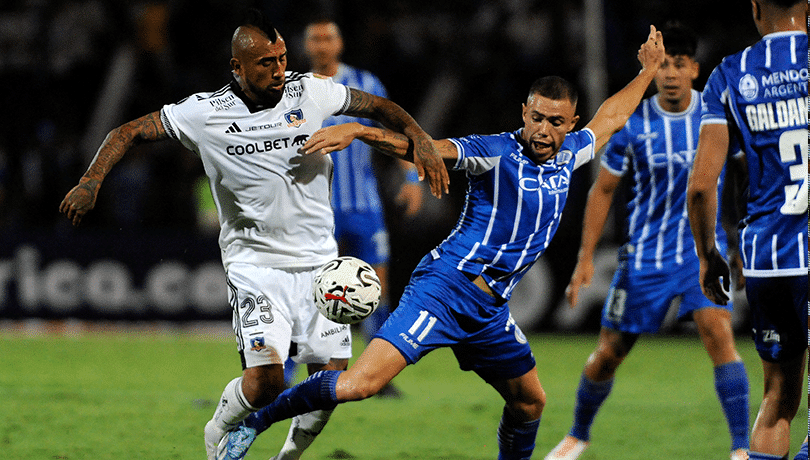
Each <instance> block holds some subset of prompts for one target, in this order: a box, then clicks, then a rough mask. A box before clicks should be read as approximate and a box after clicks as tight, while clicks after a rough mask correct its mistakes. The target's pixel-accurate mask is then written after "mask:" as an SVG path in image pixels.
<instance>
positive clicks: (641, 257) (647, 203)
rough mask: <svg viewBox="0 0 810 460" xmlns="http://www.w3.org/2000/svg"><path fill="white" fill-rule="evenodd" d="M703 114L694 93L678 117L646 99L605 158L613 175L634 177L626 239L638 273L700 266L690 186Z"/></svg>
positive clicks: (613, 139)
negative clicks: (688, 203)
mask: <svg viewBox="0 0 810 460" xmlns="http://www.w3.org/2000/svg"><path fill="white" fill-rule="evenodd" d="M700 114H701V112H700V93H699V92H698V91H695V90H692V96H691V101H690V103H689V107H688V108H687V109H686V110H685V111H683V112H679V113H673V112H668V111H666V110H664V109H663V108H662V107H661V105H660V104H659V102H658V98H657V97H655V96H654V97H652V98H649V99H645V100H644V101H642V103H641V104H640V105H639V106H638V108H637V109H636V111H635V112H634V113H633V115H632V116H631V117H630V119H629V120H628V121H627V123H626V124H625V125H624V128H622V130H621V131H619V132H618V133H616V134H614V135H613V136H612V137H611V139H610V141H609V142H608V144H607V147H606V149H605V152H604V154H603V155H602V160H601V161H602V166H603V167H604V168H606V169H607V170H608V171H610V172H611V173H612V174H615V175H617V176H621V175H624V174H628V175H631V176H632V190H631V193H630V196H629V199H628V202H627V208H626V209H627V221H626V223H625V232H626V235H625V237H626V239H627V243H628V246H627V253H628V257H629V261H630V263H631V264H632V268H634V269H636V270H643V269H644V270H646V269H651V270H661V269H664V268H667V269H678V268H677V267H679V266H682V265H683V264H684V263H687V264H695V265H697V263H698V260H697V254H696V253H695V242H694V240H693V239H692V232H691V230H690V228H689V217H688V215H687V212H686V184H687V181H688V179H689V171H690V170H691V168H692V161H693V160H694V157H695V152H696V151H697V144H698V137H699V134H700V133H699V130H700ZM718 187H722V183H720V184H718ZM717 228H718V231H717V232H716V233H717V237H718V238H717V242H718V246H720V250H721V251H723V252H725V249H726V238H725V233H724V232H723V231H722V229H721V227H720V226H719V225H718V226H717ZM673 262H674V263H675V264H676V265H674V266H673V265H672V263H673Z"/></svg>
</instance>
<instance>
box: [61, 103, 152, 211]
mask: <svg viewBox="0 0 810 460" xmlns="http://www.w3.org/2000/svg"><path fill="white" fill-rule="evenodd" d="M162 139H168V135H167V134H166V130H165V129H164V128H163V123H162V122H161V121H160V112H153V113H150V114H148V115H144V116H142V117H141V118H138V119H136V120H132V121H130V122H129V123H126V124H123V125H121V126H119V127H117V128H115V129H113V130H112V131H110V133H109V134H107V137H106V138H105V139H104V142H102V144H101V147H99V149H98V152H96V156H95V157H94V158H93V161H92V162H91V163H90V167H89V168H88V169H87V172H85V173H84V175H83V176H82V177H81V179H79V185H77V186H75V187H73V189H72V190H71V191H69V192H68V194H67V195H66V196H65V198H64V199H63V200H62V203H61V204H60V205H59V212H62V213H64V214H65V215H67V218H68V219H70V220H71V221H72V222H73V225H79V222H81V220H82V217H84V215H85V214H87V212H88V211H90V210H91V209H93V207H95V205H96V198H97V195H98V190H99V188H100V187H101V183H102V182H103V181H104V178H105V177H107V174H109V172H110V169H112V167H113V166H114V165H115V164H116V163H118V161H119V160H121V158H122V157H123V156H124V154H125V153H127V151H129V149H131V148H132V147H133V146H135V145H137V144H140V143H143V142H150V141H158V140H162Z"/></svg>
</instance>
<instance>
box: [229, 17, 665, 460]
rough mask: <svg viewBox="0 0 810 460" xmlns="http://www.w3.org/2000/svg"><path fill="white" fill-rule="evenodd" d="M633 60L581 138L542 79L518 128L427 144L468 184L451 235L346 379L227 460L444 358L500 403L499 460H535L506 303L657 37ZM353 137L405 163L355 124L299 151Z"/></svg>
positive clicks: (278, 413)
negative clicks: (446, 352) (446, 351)
mask: <svg viewBox="0 0 810 460" xmlns="http://www.w3.org/2000/svg"><path fill="white" fill-rule="evenodd" d="M638 57H639V61H640V62H641V64H642V70H641V72H640V73H639V75H638V76H637V77H636V78H634V79H633V80H632V81H631V82H630V83H629V84H628V85H627V86H626V87H625V88H623V89H622V90H621V91H619V92H618V93H617V94H615V95H613V96H612V97H610V98H608V99H607V100H606V101H605V102H604V103H603V104H602V106H601V107H600V108H599V110H598V111H597V113H596V115H595V116H594V118H593V120H591V122H590V123H588V124H587V125H586V127H585V128H584V129H583V130H581V131H576V132H574V131H573V129H574V127H575V125H576V124H577V122H578V121H579V117H578V116H577V115H576V102H577V96H576V90H575V89H574V87H573V86H572V85H571V84H570V83H568V82H567V81H565V80H563V79H561V78H559V77H544V78H541V79H539V80H537V81H536V82H535V83H534V84H533V85H532V87H531V88H530V90H529V96H528V98H527V101H526V103H525V104H524V105H523V111H522V115H523V122H524V126H523V127H522V128H520V129H518V130H516V131H513V132H506V133H501V134H497V135H489V136H479V135H471V136H467V137H462V138H454V139H442V140H437V141H434V144H435V146H436V148H437V149H438V150H439V152H440V155H441V156H442V157H443V158H444V159H445V161H446V162H447V164H449V165H451V166H452V167H453V168H454V169H457V170H463V171H466V173H467V178H468V181H469V183H468V188H467V196H466V203H465V206H464V209H463V211H462V214H461V216H460V218H459V220H458V223H457V225H456V227H455V228H454V229H453V231H452V232H451V233H450V235H449V236H448V237H447V238H446V239H445V240H444V241H443V242H442V243H441V244H440V245H439V246H438V247H436V248H435V249H434V250H432V251H431V252H430V253H429V254H428V255H426V256H425V257H424V258H423V259H422V261H421V262H420V264H419V265H418V266H417V267H416V269H415V270H414V272H413V275H412V277H411V280H410V283H409V284H408V286H407V287H406V289H405V292H404V293H403V295H402V298H401V299H400V303H399V306H398V307H397V308H396V309H395V310H394V311H393V312H392V314H391V316H390V317H389V318H388V320H387V321H386V322H385V324H384V325H383V327H382V328H381V329H380V330H379V332H378V333H377V335H376V336H375V338H374V339H373V340H372V341H371V343H370V344H369V345H368V347H367V348H366V349H365V351H363V353H362V355H361V356H360V357H359V358H358V360H357V361H356V362H355V364H354V365H353V366H352V367H351V368H349V370H347V371H345V372H341V371H334V372H333V371H327V372H318V373H315V374H313V375H312V376H310V377H309V378H308V379H306V380H304V381H303V382H301V383H300V384H298V385H296V386H294V387H292V388H290V389H289V390H287V391H286V392H285V393H283V394H282V395H281V396H280V398H279V399H278V400H277V403H273V404H271V405H270V406H268V407H267V408H266V410H262V411H261V412H258V413H255V414H253V415H252V416H250V417H249V418H247V419H245V421H244V423H243V425H242V426H241V427H240V428H239V429H238V430H237V431H234V432H232V433H231V434H229V435H228V442H227V443H225V445H223V444H222V443H221V444H220V447H221V451H220V453H221V454H222V455H223V457H224V458H242V457H243V456H244V455H245V453H246V450H247V448H248V447H249V446H250V444H251V443H252V442H253V440H254V439H255V437H256V435H257V434H258V433H260V432H262V431H263V430H264V429H266V428H267V427H268V426H269V425H270V424H272V423H274V422H277V421H279V420H283V419H285V418H289V417H292V416H295V415H297V414H301V413H306V412H309V411H312V410H317V409H328V408H333V407H335V406H336V405H337V404H339V403H343V402H347V401H356V400H361V399H365V398H368V397H370V396H372V395H374V394H375V393H376V392H377V391H379V390H380V389H381V388H382V387H383V386H385V385H386V384H387V383H388V382H390V381H391V379H393V378H394V377H395V376H396V375H397V374H399V373H400V372H401V371H402V370H403V369H405V367H406V366H407V365H409V364H415V363H416V362H417V361H419V359H420V358H422V357H423V356H424V355H425V354H427V353H429V352H430V351H432V350H435V349H436V348H439V347H450V348H451V349H452V350H453V352H454V353H455V355H456V358H457V359H458V362H459V365H460V367H461V369H462V370H468V371H469V370H471V371H475V372H476V373H477V374H478V375H479V376H480V377H481V378H482V379H483V380H484V381H485V382H487V383H488V384H490V385H491V386H492V387H494V388H495V389H496V390H497V391H498V393H500V395H501V396H502V397H503V398H504V400H505V402H506V404H505V407H504V410H503V415H502V417H501V420H500V425H499V427H498V430H497V434H498V436H497V438H498V447H499V459H501V460H512V459H528V458H530V457H531V454H532V452H533V450H534V443H535V437H536V435H537V429H538V426H539V424H540V416H541V413H542V411H543V407H544V406H545V400H546V397H545V393H544V391H543V388H542V386H541V385H540V381H539V379H538V376H537V368H536V366H535V360H534V356H533V354H532V350H531V348H530V347H529V344H528V341H527V340H526V337H525V336H524V335H523V333H522V332H521V331H520V329H519V328H518V326H517V325H516V324H515V321H514V320H513V318H512V317H511V315H510V313H509V308H508V303H507V302H508V300H509V298H510V295H511V294H512V292H513V290H514V289H515V286H516V285H517V283H518V281H519V280H520V279H521V277H522V276H523V275H524V274H525V273H526V272H527V271H528V270H529V268H530V267H531V266H532V264H533V263H534V262H535V261H536V260H537V259H538V258H539V257H540V256H541V255H542V254H543V252H544V251H545V249H546V248H547V247H548V244H549V242H550V240H551V238H552V237H553V235H554V232H555V230H556V229H557V227H558V225H559V222H560V217H561V214H562V211H563V208H564V206H565V201H566V198H567V195H568V187H569V184H570V180H571V174H572V173H573V171H574V170H575V169H576V168H577V167H579V166H581V165H583V164H584V163H586V162H588V161H590V160H591V159H592V158H593V157H594V155H595V153H596V151H597V150H599V148H601V147H602V146H603V145H604V144H605V142H607V140H608V139H609V138H610V136H611V135H612V134H613V133H615V132H617V131H618V130H619V129H621V127H622V126H623V125H624V123H625V122H626V121H627V118H628V117H629V116H630V114H631V113H632V112H633V110H634V109H635V107H636V105H638V103H639V102H640V101H641V99H642V97H643V95H644V91H645V90H646V88H647V86H648V85H649V84H650V83H651V82H652V79H653V77H654V76H655V74H656V73H657V71H658V67H659V66H660V65H661V62H662V61H663V59H664V48H663V41H662V39H661V34H660V32H658V31H657V30H656V29H655V27H650V34H649V37H648V38H647V41H646V42H645V43H644V44H643V45H642V46H641V49H640V50H639V55H638ZM355 138H358V139H361V140H363V141H364V142H367V143H369V144H371V145H372V146H374V147H375V148H376V149H378V150H381V151H384V152H386V153H389V154H391V155H394V156H396V157H402V158H405V159H410V157H411V155H410V149H411V147H412V144H410V143H409V141H408V140H407V139H406V138H404V137H402V136H400V135H398V134H396V133H393V132H391V131H388V130H384V129H380V128H373V127H367V126H363V125H361V124H358V123H350V124H345V125H339V126H333V127H329V128H324V129H322V130H320V131H319V132H318V133H316V134H314V135H313V136H312V138H310V140H309V141H308V142H307V144H305V145H304V149H305V151H306V152H308V153H310V152H320V153H329V152H332V151H334V150H340V149H342V148H344V147H346V146H347V145H349V143H350V142H351V141H353V140H354V139H355Z"/></svg>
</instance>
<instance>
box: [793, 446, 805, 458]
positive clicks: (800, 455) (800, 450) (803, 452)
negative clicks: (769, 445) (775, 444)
mask: <svg viewBox="0 0 810 460" xmlns="http://www.w3.org/2000/svg"><path fill="white" fill-rule="evenodd" d="M793 460H807V443H804V444H802V448H801V449H799V452H798V453H797V454H796V456H795V457H793Z"/></svg>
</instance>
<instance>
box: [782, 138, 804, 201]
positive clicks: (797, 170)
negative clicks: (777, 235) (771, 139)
mask: <svg viewBox="0 0 810 460" xmlns="http://www.w3.org/2000/svg"><path fill="white" fill-rule="evenodd" d="M797 147H798V150H799V155H798V156H799V158H798V160H799V161H801V163H800V164H793V165H790V166H789V167H788V170H789V171H790V180H791V181H794V182H799V183H798V184H796V183H794V184H790V185H786V186H785V204H783V205H782V207H781V208H780V209H779V211H780V212H781V213H782V214H785V215H796V214H804V213H805V212H807V196H808V195H807V175H808V170H807V130H805V129H796V130H793V131H786V132H784V133H782V135H781V136H779V156H780V159H781V160H782V163H795V162H796V160H797V158H796V150H797Z"/></svg>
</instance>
